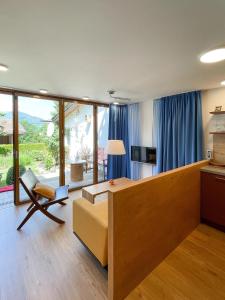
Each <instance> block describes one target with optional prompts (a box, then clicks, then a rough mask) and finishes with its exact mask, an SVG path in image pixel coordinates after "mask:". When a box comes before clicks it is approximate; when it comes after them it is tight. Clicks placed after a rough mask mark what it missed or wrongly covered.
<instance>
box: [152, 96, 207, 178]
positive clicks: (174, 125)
mask: <svg viewBox="0 0 225 300" xmlns="http://www.w3.org/2000/svg"><path fill="white" fill-rule="evenodd" d="M201 103H202V101H201V92H200V91H196V92H190V93H184V94H180V95H174V96H169V97H163V98H161V99H158V100H155V101H154V126H155V134H156V137H155V138H156V146H157V166H156V168H157V172H158V173H159V172H164V171H167V170H170V169H174V168H177V167H180V166H184V165H186V164H190V163H193V162H196V161H199V160H201V159H202V157H203V155H202V149H203V148H202V139H203V137H202V105H201Z"/></svg>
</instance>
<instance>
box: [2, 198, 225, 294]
mask: <svg viewBox="0 0 225 300" xmlns="http://www.w3.org/2000/svg"><path fill="white" fill-rule="evenodd" d="M79 196H80V192H74V193H72V194H71V196H70V200H71V199H74V198H77V197H79ZM70 200H68V201H67V202H68V205H67V206H65V207H61V206H55V207H52V208H51V211H52V212H54V213H55V214H56V215H58V216H59V217H61V218H63V219H64V220H66V224H65V225H62V226H59V225H57V224H55V223H53V222H51V221H49V220H48V219H47V218H46V217H44V216H43V215H41V214H40V213H37V214H36V215H34V217H33V218H32V219H31V220H30V221H29V222H28V223H27V224H26V225H25V226H24V228H23V229H22V230H21V231H20V232H18V231H17V230H16V227H17V225H18V223H19V222H20V220H21V219H22V218H23V216H24V215H25V209H26V206H24V207H9V208H5V209H1V210H0V299H1V300H15V299H16V300H26V299H29V300H36V299H39V300H53V299H54V300H67V299H68V300H80V299H81V300H101V299H107V272H106V271H105V270H104V269H102V268H101V267H100V265H99V264H98V262H97V261H96V260H95V259H94V258H93V256H92V255H91V254H90V253H89V252H88V251H87V250H86V249H85V248H84V247H83V246H82V245H81V243H80V242H79V241H78V240H77V238H76V237H75V236H74V235H73V233H72V224H71V218H72V208H71V201H70ZM139 299H142V300H143V299H149V300H151V299H152V300H162V299H164V300H165V299H166V300H167V299H168V300H172V299H174V300H175V299H176V300H188V299H190V300H195V299H196V300H220V299H221V300H222V299H225V234H223V233H222V232H219V231H217V230H214V229H212V228H210V227H208V226H206V225H200V226H199V227H198V228H197V229H196V230H195V231H194V232H193V233H192V234H191V235H190V236H189V237H188V238H187V239H186V240H185V241H184V242H183V243H182V244H181V245H180V246H179V247H178V248H177V249H176V250H175V251H174V252H172V253H171V254H170V255H169V256H168V257H167V258H166V260H164V262H163V263H161V264H160V265H159V266H158V267H157V268H156V269H155V270H154V271H153V272H152V274H151V275H149V276H148V277H147V278H146V279H145V280H144V281H143V282H142V283H141V284H140V286H139V287H137V288H136V289H135V290H134V291H133V292H132V293H131V294H130V295H129V296H128V297H127V300H139Z"/></svg>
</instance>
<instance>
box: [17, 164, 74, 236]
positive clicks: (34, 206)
mask: <svg viewBox="0 0 225 300" xmlns="http://www.w3.org/2000/svg"><path fill="white" fill-rule="evenodd" d="M19 180H20V183H21V184H22V186H23V188H24V190H25V191H26V193H27V194H28V196H29V197H30V200H31V201H32V203H31V205H30V206H29V207H28V209H27V211H28V214H27V216H26V217H25V218H24V220H23V221H22V222H21V224H20V225H19V227H18V228H17V230H20V229H21V228H22V227H23V225H24V224H25V223H26V222H27V221H28V220H29V219H30V217H31V216H32V215H33V214H34V213H35V212H36V211H38V210H39V211H41V212H42V213H43V214H44V215H45V216H46V217H48V218H50V219H51V220H53V221H55V222H56V223H59V224H63V223H65V221H63V220H61V219H59V218H57V217H56V216H54V215H53V214H51V213H50V212H48V208H49V206H51V205H54V204H56V203H58V204H60V205H63V206H64V205H66V203H65V202H63V201H64V200H66V199H68V188H69V186H68V185H65V186H60V187H58V188H56V191H55V198H54V199H53V200H52V199H47V198H40V195H38V194H36V193H35V192H34V191H33V188H34V187H35V185H36V184H37V183H38V182H40V181H39V180H38V179H37V177H36V176H35V175H34V173H33V172H32V170H31V169H29V170H27V171H26V172H25V173H24V174H23V175H22V176H21V177H20V178H19Z"/></svg>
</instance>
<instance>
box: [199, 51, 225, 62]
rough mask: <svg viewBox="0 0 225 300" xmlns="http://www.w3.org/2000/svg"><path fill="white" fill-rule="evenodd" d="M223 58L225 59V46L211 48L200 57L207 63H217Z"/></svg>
mask: <svg viewBox="0 0 225 300" xmlns="http://www.w3.org/2000/svg"><path fill="white" fill-rule="evenodd" d="M222 60H225V48H218V49H214V50H211V51H209V52H206V53H205V54H203V55H202V56H201V57H200V61H201V62H203V63H206V64H211V63H216V62H219V61H222Z"/></svg>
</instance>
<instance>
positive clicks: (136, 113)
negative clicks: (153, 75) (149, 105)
mask: <svg viewBox="0 0 225 300" xmlns="http://www.w3.org/2000/svg"><path fill="white" fill-rule="evenodd" d="M128 128H129V130H128V131H129V145H130V147H129V149H131V146H140V142H141V138H140V105H139V103H134V104H130V105H128ZM140 168H141V164H140V163H138V162H136V161H131V158H130V176H131V179H133V180H137V179H140V177H141V169H140Z"/></svg>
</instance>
